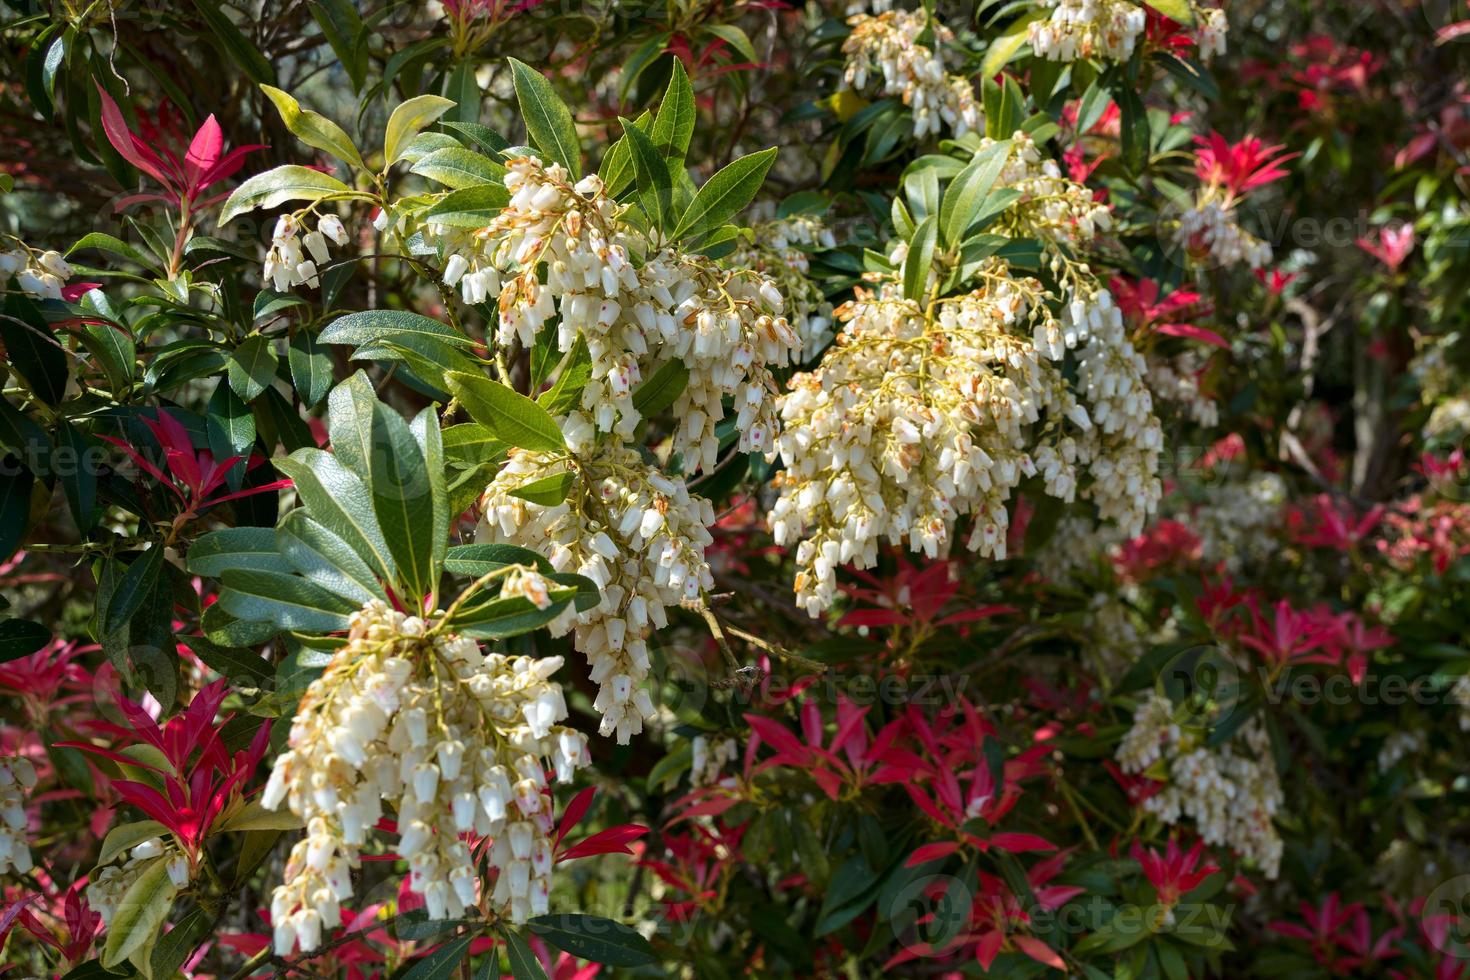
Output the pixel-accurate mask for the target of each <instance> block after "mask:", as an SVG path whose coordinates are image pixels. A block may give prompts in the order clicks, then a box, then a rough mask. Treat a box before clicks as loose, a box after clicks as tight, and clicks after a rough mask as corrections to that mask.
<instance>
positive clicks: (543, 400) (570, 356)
mask: <svg viewBox="0 0 1470 980" xmlns="http://www.w3.org/2000/svg"><path fill="white" fill-rule="evenodd" d="M552 330H553V332H554V330H555V326H554V325H553V326H552ZM591 379H592V355H591V354H589V353H588V352H587V340H586V338H584V337H583V336H582V335H581V334H578V335H577V339H576V340H575V341H574V342H573V343H572V349H571V350H569V351H567V353H566V356H564V357H563V358H562V359H561V366H560V369H559V370H558V371H557V374H556V383H555V384H553V385H552V386H551V387H550V388H548V389H546V390H545V391H543V392H542V393H541V394H539V395H537V396H536V404H538V405H540V406H541V407H542V408H544V409H546V411H547V412H548V413H550V414H551V415H552V416H557V415H565V414H566V413H567V412H570V411H571V410H572V409H574V408H576V407H577V406H578V405H579V404H581V401H582V390H583V389H584V388H586V387H587V382H588V381H590V380H591Z"/></svg>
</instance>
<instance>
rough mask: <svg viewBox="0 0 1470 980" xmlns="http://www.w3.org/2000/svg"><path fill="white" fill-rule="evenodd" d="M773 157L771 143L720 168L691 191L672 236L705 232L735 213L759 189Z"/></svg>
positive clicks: (680, 236)
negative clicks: (691, 197)
mask: <svg viewBox="0 0 1470 980" xmlns="http://www.w3.org/2000/svg"><path fill="white" fill-rule="evenodd" d="M775 160H776V148H775V147H774V146H773V147H770V148H769V149H765V150H761V151H760V152H759V153H752V154H749V155H748V156H743V157H741V158H740V159H738V160H735V161H733V162H732V163H731V164H730V165H729V166H727V167H725V168H723V169H722V170H720V172H719V173H717V174H715V175H714V176H713V177H711V178H710V179H709V181H708V182H707V183H706V184H705V185H704V186H703V187H701V188H700V189H699V193H698V194H695V195H694V200H693V201H691V202H690V204H689V207H688V209H687V210H686V211H685V212H684V215H683V217H681V218H680V219H679V224H678V226H677V227H676V228H675V229H674V237H675V238H684V237H686V236H688V235H702V234H705V233H706V232H709V231H712V230H714V229H715V228H718V227H719V226H720V225H722V224H724V223H725V222H726V221H728V220H729V219H730V218H732V217H734V216H735V215H736V214H738V213H739V212H740V211H741V210H742V209H743V208H744V207H745V206H746V205H747V204H749V203H750V202H751V199H752V198H754V197H755V195H756V192H757V191H759V190H760V188H761V184H762V183H764V182H765V179H766V171H768V170H770V169H771V164H772V163H774V162H775Z"/></svg>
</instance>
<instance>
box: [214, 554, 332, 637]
mask: <svg viewBox="0 0 1470 980" xmlns="http://www.w3.org/2000/svg"><path fill="white" fill-rule="evenodd" d="M220 581H222V582H223V583H224V588H223V589H221V590H220V593H219V604H220V605H221V606H223V607H224V610H225V612H227V613H229V614H230V615H231V616H235V617H237V618H239V619H242V620H245V621H246V622H262V623H271V624H272V625H274V626H275V627H276V628H277V629H278V630H300V631H303V632H314V633H335V632H337V631H338V630H345V629H346V628H347V620H348V617H349V616H351V615H352V614H353V613H355V612H356V611H357V609H358V607H357V605H355V604H354V603H351V602H347V601H346V600H344V599H342V598H341V597H340V596H336V595H333V594H332V593H330V592H328V591H327V590H326V589H324V588H322V587H321V586H319V585H317V584H316V583H315V582H309V581H307V580H306V579H304V578H301V577H299V576H296V575H283V574H281V573H280V572H267V571H260V570H257V569H246V568H230V569H226V570H225V572H224V574H223V575H221V576H220Z"/></svg>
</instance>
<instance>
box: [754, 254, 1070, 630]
mask: <svg viewBox="0 0 1470 980" xmlns="http://www.w3.org/2000/svg"><path fill="white" fill-rule="evenodd" d="M1042 296H1043V294H1042V290H1041V285H1040V283H1038V282H1036V281H1035V280H1032V279H1017V278H1012V277H1010V275H1009V274H1008V270H1006V269H1005V267H1004V266H1002V265H1000V264H995V265H993V266H991V267H990V272H989V273H988V279H987V285H986V286H985V287H984V288H981V289H978V290H976V291H975V292H972V293H970V294H967V295H965V296H960V297H955V298H952V299H948V300H942V301H940V303H939V304H937V307H938V309H937V315H936V316H934V317H933V318H932V321H931V319H930V318H929V317H927V316H926V315H925V311H924V310H923V309H922V308H921V307H920V306H919V304H917V303H915V302H913V301H911V300H905V299H902V298H901V297H900V296H899V294H898V291H897V289H896V287H895V286H894V285H892V284H885V285H883V286H882V287H881V288H880V290H879V291H878V292H877V293H872V292H869V291H867V290H863V289H859V290H858V291H857V296H856V298H855V299H854V300H852V301H850V302H848V303H845V304H843V306H841V307H840V308H839V309H838V310H836V316H837V318H838V319H839V320H840V321H842V322H843V324H844V326H843V328H842V331H841V334H840V336H839V337H838V340H837V342H836V344H834V345H833V346H832V347H831V348H829V349H828V351H827V353H826V355H825V356H824V357H823V359H822V362H821V364H820V365H819V366H818V367H817V369H816V370H814V371H812V372H810V373H804V374H798V375H796V376H794V377H793V378H792V379H791V381H790V384H789V391H788V393H787V394H786V395H785V396H784V397H783V399H782V406H781V416H782V420H783V422H784V425H785V429H784V431H783V432H782V435H781V437H780V453H781V457H782V459H783V460H784V461H785V469H784V470H783V471H782V472H781V473H779V474H778V475H777V477H776V480H775V484H776V487H777V489H778V492H779V496H778V498H777V500H776V502H775V505H774V507H773V508H772V510H771V513H770V515H769V520H770V524H771V530H772V532H773V534H774V535H775V539H776V542H777V544H781V545H787V544H794V543H796V542H797V541H800V544H799V545H798V547H797V553H796V562H797V566H798V573H797V577H796V593H797V597H798V602H799V603H800V604H801V606H802V607H803V608H805V609H806V610H807V612H808V613H810V614H811V615H813V616H816V615H819V614H820V613H821V612H822V610H823V609H825V608H827V607H828V606H829V605H831V603H832V601H833V599H834V598H835V597H836V589H837V585H836V569H837V567H838V566H839V565H844V564H848V563H853V564H855V565H856V566H857V567H859V568H869V567H872V565H873V564H874V563H876V561H877V559H878V545H879V543H880V541H882V540H884V539H887V540H888V541H889V542H891V543H892V544H894V545H898V544H901V543H903V542H904V541H907V542H908V545H909V547H910V548H911V549H913V550H914V551H923V552H925V553H926V554H928V555H929V556H930V557H937V556H940V555H945V554H948V553H949V550H950V547H951V544H952V541H951V535H952V531H953V528H954V524H955V521H956V519H957V518H958V517H959V516H960V515H963V514H969V515H973V516H974V519H975V523H974V528H973V531H972V533H971V534H970V536H969V539H968V541H967V545H968V547H969V548H970V549H971V550H974V551H978V552H979V553H980V554H982V555H988V556H995V557H997V558H1000V557H1004V555H1005V547H1006V528H1007V526H1008V524H1009V516H1008V514H1007V511H1006V501H1007V500H1008V499H1009V497H1010V495H1011V492H1012V490H1014V488H1015V487H1016V485H1017V484H1018V483H1019V482H1020V481H1021V480H1022V479H1023V478H1024V477H1026V476H1030V475H1034V474H1036V473H1038V472H1040V473H1042V474H1043V475H1044V477H1045V483H1046V488H1047V492H1048V493H1052V494H1054V495H1055V496H1058V497H1061V498H1063V499H1068V500H1070V499H1072V498H1073V496H1074V494H1075V488H1076V477H1075V470H1074V463H1075V462H1076V461H1077V459H1078V456H1079V453H1078V449H1077V445H1076V443H1075V442H1074V440H1073V439H1072V438H1071V437H1070V436H1067V437H1063V438H1059V439H1057V440H1056V441H1055V443H1054V444H1050V443H1049V444H1045V445H1041V446H1039V447H1037V448H1036V449H1035V451H1034V452H1033V451H1031V450H1030V449H1028V439H1027V433H1028V430H1029V427H1030V426H1031V425H1032V424H1033V423H1035V422H1036V421H1037V420H1038V419H1039V418H1040V417H1041V415H1042V413H1043V412H1050V413H1051V414H1052V415H1053V416H1054V418H1055V419H1057V420H1063V419H1065V420H1070V421H1071V422H1072V423H1073V424H1075V425H1076V426H1077V427H1078V428H1080V429H1083V430H1086V429H1088V428H1090V426H1091V423H1090V420H1089V419H1088V416H1087V412H1086V410H1085V409H1083V408H1082V407H1081V406H1080V405H1079V404H1078V402H1077V400H1076V398H1075V397H1074V396H1073V395H1072V393H1071V392H1070V391H1069V390H1068V388H1067V385H1066V382H1065V381H1064V379H1063V377H1062V375H1061V372H1060V371H1059V370H1057V369H1056V368H1054V367H1053V366H1051V365H1050V364H1048V363H1047V362H1046V360H1045V359H1044V358H1043V357H1042V356H1041V355H1040V353H1039V352H1038V350H1037V347H1036V346H1035V345H1034V344H1033V341H1032V340H1031V337H1030V334H1031V332H1032V331H1031V329H1028V328H1029V327H1031V326H1032V325H1033V324H1034V325H1035V330H1036V332H1037V335H1038V336H1039V337H1046V336H1054V337H1055V339H1056V340H1057V343H1058V344H1060V345H1062V346H1063V347H1065V345H1066V344H1068V343H1071V344H1075V343H1077V342H1078V341H1079V340H1080V339H1081V338H1080V337H1078V336H1077V335H1076V334H1075V333H1074V334H1070V335H1064V331H1063V329H1062V328H1061V327H1060V326H1059V325H1057V324H1056V323H1055V322H1054V318H1052V316H1051V314H1050V313H1049V312H1048V311H1047V308H1046V306H1045V304H1044V302H1043V301H1042Z"/></svg>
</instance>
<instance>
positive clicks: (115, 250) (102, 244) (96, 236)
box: [66, 231, 156, 269]
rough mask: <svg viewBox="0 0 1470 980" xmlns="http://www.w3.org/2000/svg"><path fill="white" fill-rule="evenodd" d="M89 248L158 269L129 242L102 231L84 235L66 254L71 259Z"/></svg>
mask: <svg viewBox="0 0 1470 980" xmlns="http://www.w3.org/2000/svg"><path fill="white" fill-rule="evenodd" d="M89 248H95V249H96V250H97V251H99V252H107V253H108V254H110V255H116V256H118V257H119V258H124V259H127V260H128V261H129V262H133V263H136V264H138V265H141V266H142V267H143V268H145V269H155V268H156V266H155V265H154V263H152V262H150V261H149V259H148V257H147V256H146V255H144V254H143V253H142V252H140V251H138V250H137V249H136V248H134V247H133V246H131V245H129V244H128V243H127V242H125V241H122V240H121V239H118V238H114V237H113V236H112V235H107V234H103V233H102V232H100V231H94V232H92V233H91V234H88V235H83V236H82V237H81V238H79V239H78V240H77V243H76V244H75V245H73V246H72V247H71V248H69V249H67V250H66V254H67V257H68V258H70V257H71V255H72V254H73V253H74V252H81V251H84V250H86V249H89Z"/></svg>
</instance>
